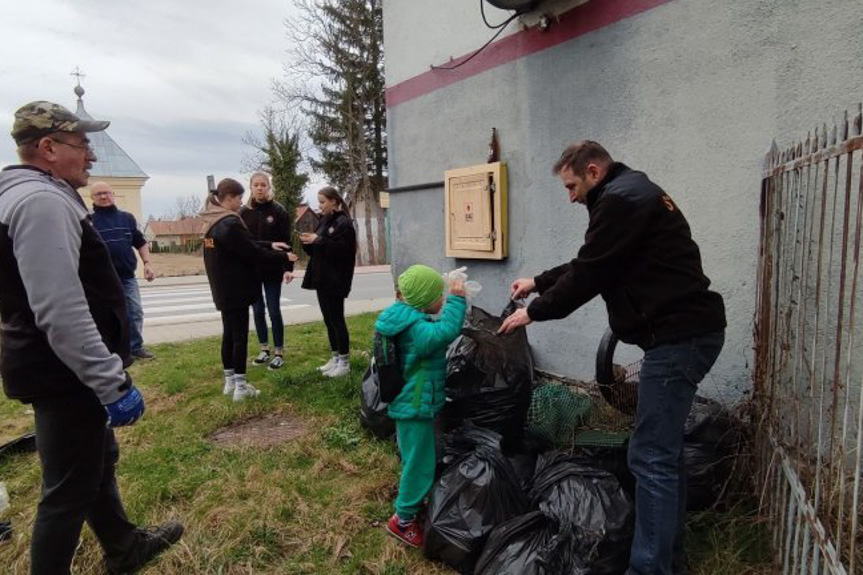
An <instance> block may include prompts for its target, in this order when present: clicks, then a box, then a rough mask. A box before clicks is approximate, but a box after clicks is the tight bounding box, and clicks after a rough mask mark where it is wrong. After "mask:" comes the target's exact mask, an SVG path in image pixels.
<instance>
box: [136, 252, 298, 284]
mask: <svg viewBox="0 0 863 575" xmlns="http://www.w3.org/2000/svg"><path fill="white" fill-rule="evenodd" d="M150 259H151V260H152V264H153V272H154V273H155V274H156V277H157V278H172V277H180V276H200V275H204V274H205V273H206V270H204V257H203V256H202V255H201V254H200V253H197V254H150ZM302 269H305V261H303V260H300V261H298V262H297V263H295V264H294V270H296V271H299V270H302Z"/></svg>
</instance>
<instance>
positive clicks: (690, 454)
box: [683, 396, 740, 511]
mask: <svg viewBox="0 0 863 575" xmlns="http://www.w3.org/2000/svg"><path fill="white" fill-rule="evenodd" d="M739 429H740V425H738V424H737V422H736V420H735V418H734V416H733V415H731V412H729V411H728V409H726V408H725V407H724V406H723V405H722V404H720V403H717V402H715V401H713V400H711V399H707V398H705V397H700V396H696V397H695V401H694V402H693V403H692V409H691V410H690V412H689V416H688V417H687V418H686V427H685V428H684V432H683V459H684V465H685V473H686V509H687V510H688V511H702V510H704V509H707V508H708V507H710V506H711V505H713V504H714V503H715V502H716V501H717V499H718V498H719V497H720V494H721V492H722V488H723V486H724V485H725V484H726V482H727V481H728V479H729V477H730V476H731V472H732V468H733V463H734V454H735V452H736V449H737V445H738V442H739V440H740V439H739Z"/></svg>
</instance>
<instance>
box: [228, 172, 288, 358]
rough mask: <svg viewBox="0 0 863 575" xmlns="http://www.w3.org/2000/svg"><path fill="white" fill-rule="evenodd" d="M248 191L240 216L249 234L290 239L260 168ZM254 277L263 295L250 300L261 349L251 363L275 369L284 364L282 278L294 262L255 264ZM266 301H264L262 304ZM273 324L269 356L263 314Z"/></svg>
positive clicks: (259, 238)
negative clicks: (258, 280)
mask: <svg viewBox="0 0 863 575" xmlns="http://www.w3.org/2000/svg"><path fill="white" fill-rule="evenodd" d="M249 188H251V192H252V193H251V194H250V195H249V200H248V202H246V205H245V206H243V209H242V210H240V217H241V218H242V219H243V222H244V223H245V224H246V227H248V228H249V232H250V233H251V234H252V238H254V239H255V240H257V241H269V242H284V243H286V244H290V243H291V227H292V225H291V223H292V221H293V218H291V217H290V215H289V214H288V212H287V211H286V210H285V208H284V206H282V204H280V203H279V202H277V201H276V200H275V199H273V192H272V189H271V188H270V177H269V176H268V175H267V174H265V173H264V172H255V173H253V174H252V177H251V178H250V179H249ZM257 270H258V277H259V278H260V280H261V285H262V287H263V292H264V293H263V297H260V298H258V301H256V302H255V303H253V304H252V315H253V317H254V318H255V332H257V335H258V343H259V344H260V346H261V351H260V353H259V354H258V356H257V357H255V359H253V360H252V365H267V364H269V365H268V369H270V370H274V369H279V368H281V367H282V366H283V365H284V360H283V359H282V357H283V349H284V341H285V324H284V321H283V320H282V308H281V304H280V302H281V299H282V282H283V281H284V282H285V283H290V281H291V280H292V279H293V278H294V276H293V271H294V263H293V262H291V261H281V262H278V263H275V264H258V266H257ZM265 304H266V305H265ZM266 312H269V314H270V323H271V324H272V326H273V346H274V350H273V354H274V357H272V358H271V357H270V342H269V337H268V333H267V316H266Z"/></svg>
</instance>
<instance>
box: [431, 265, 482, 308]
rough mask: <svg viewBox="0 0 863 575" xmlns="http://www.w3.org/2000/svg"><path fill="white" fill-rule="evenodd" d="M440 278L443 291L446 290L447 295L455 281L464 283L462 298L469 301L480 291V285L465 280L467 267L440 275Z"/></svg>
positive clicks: (476, 282)
mask: <svg viewBox="0 0 863 575" xmlns="http://www.w3.org/2000/svg"><path fill="white" fill-rule="evenodd" d="M441 276H442V277H443V281H444V289H446V292H447V293H450V291H451V288H452V284H453V283H455V282H457V281H460V282H463V283H464V297H465V298H467V299H469V300H472V299H474V298H475V297H476V296H477V294H478V293H479V292H480V291H482V285H480V283H479V282H478V281H474V280H468V279H467V266H462V267H460V268H456V269H454V270H452V271H450V272H447V273H445V274H441Z"/></svg>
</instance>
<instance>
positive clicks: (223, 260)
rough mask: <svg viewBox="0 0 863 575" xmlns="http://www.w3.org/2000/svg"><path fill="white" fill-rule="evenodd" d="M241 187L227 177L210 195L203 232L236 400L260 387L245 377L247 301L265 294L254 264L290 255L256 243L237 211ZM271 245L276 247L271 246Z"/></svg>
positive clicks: (228, 384) (278, 246)
mask: <svg viewBox="0 0 863 575" xmlns="http://www.w3.org/2000/svg"><path fill="white" fill-rule="evenodd" d="M244 191H245V190H243V186H242V184H240V183H239V182H238V181H236V180H232V179H230V178H226V179H224V180H222V181H221V182H219V185H218V187H217V188H216V193H215V194H211V195H210V199H209V202H208V206H207V210H206V211H205V212H204V213H203V215H202V217H204V218H205V219H207V220H209V221H208V227H207V231H206V233H205V234H204V267H205V268H206V269H207V279H208V280H209V281H210V291H212V293H213V302H214V303H215V304H216V309H217V310H219V311H220V312H221V313H222V366H223V368H224V370H225V387H224V388H223V390H222V391H223V393H224V394H225V395H232V396H233V398H234V401H242V400H244V399H246V398H247V397H256V396H257V395H259V394H260V392H259V391H258V390H257V389H255V388H254V387H253V386H252V385H251V384H249V383H247V382H246V353H247V347H248V339H249V306H250V305H251V304H253V303H254V302H255V301H257V300H258V299H259V298H260V297H261V291H260V290H261V282H260V279H258V274H257V270H256V269H255V265H256V264H271V265H284V262H285V261H287V260H288V259H289V258H290V256H291V255H293V254H289V253H287V252H286V251H274V250H286V249H287V248H288V246H287V244H284V243H281V242H257V243H256V242H255V241H254V240H253V239H252V235H251V234H250V233H249V230H248V228H247V227H246V224H244V223H243V220H242V219H240V216H239V215H237V212H238V211H239V210H240V208H241V207H242V204H243V192H244ZM267 248H272V249H267Z"/></svg>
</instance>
